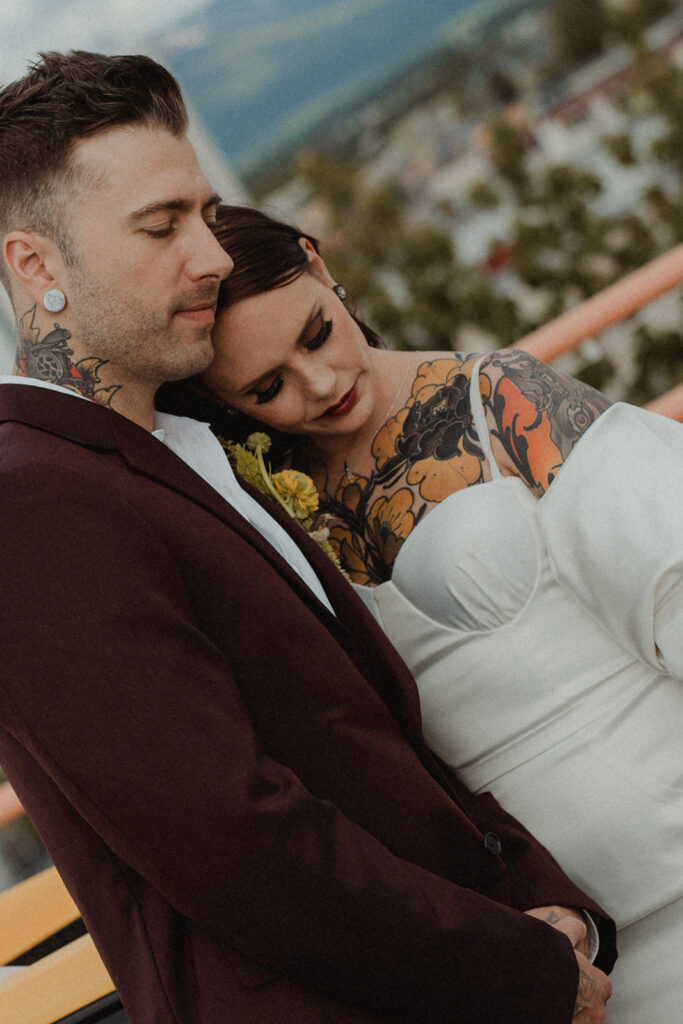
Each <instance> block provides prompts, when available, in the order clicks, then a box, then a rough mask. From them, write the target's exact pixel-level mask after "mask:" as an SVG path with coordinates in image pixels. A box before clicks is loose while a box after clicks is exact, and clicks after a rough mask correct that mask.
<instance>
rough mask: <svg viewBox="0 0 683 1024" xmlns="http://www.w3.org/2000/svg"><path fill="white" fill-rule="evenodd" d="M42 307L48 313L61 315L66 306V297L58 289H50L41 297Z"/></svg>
mask: <svg viewBox="0 0 683 1024" xmlns="http://www.w3.org/2000/svg"><path fill="white" fill-rule="evenodd" d="M43 305H44V306H45V309H46V310H47V311H48V313H61V311H62V310H63V309H64V307H65V306H66V295H65V294H64V292H61V291H60V290H59V288H51V289H50V291H49V292H45V294H44V295H43Z"/></svg>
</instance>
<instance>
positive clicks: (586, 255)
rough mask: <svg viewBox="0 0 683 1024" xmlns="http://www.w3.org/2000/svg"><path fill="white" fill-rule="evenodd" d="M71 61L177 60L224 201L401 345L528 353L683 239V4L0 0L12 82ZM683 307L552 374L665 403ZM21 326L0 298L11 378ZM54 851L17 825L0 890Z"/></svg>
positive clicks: (173, 64)
mask: <svg viewBox="0 0 683 1024" xmlns="http://www.w3.org/2000/svg"><path fill="white" fill-rule="evenodd" d="M71 48H81V49H90V50H100V51H104V52H108V53H122V52H144V53H149V54H151V55H152V56H154V57H155V58H156V59H157V60H159V61H161V62H162V63H163V64H165V65H166V66H167V67H169V68H170V69H171V71H172V72H173V73H174V74H175V75H176V76H177V78H178V79H179V81H180V84H181V86H182V88H183V90H184V92H185V95H186V98H187V100H188V103H189V106H190V109H191V112H192V131H191V136H192V139H193V141H194V143H195V146H196V148H197V150H198V153H199V158H200V162H201V163H202V165H203V167H204V169H205V171H206V172H207V174H208V175H209V177H210V178H211V180H212V183H213V184H214V186H215V187H216V188H217V189H218V191H219V192H220V193H221V194H222V195H223V197H224V199H225V200H226V201H229V202H248V203H251V204H253V205H256V206H259V207H261V208H264V209H266V210H267V211H268V212H269V213H271V214H273V215H275V216H278V217H282V218H284V219H287V220H290V221H293V222H294V223H296V224H298V225H299V226H300V227H301V228H302V229H303V230H305V231H307V232H309V233H312V234H314V235H317V236H318V237H319V238H320V239H321V241H322V245H323V251H324V254H325V255H326V257H327V258H328V262H329V264H330V266H331V269H332V272H333V274H334V275H335V277H336V278H337V279H338V280H340V281H342V282H343V283H344V285H345V286H346V288H347V290H348V292H349V295H350V297H351V298H352V300H353V302H354V303H355V304H356V305H357V307H358V311H359V313H360V315H361V316H362V317H363V319H365V320H366V321H367V322H368V323H370V325H371V326H373V327H374V328H375V329H377V330H378V331H379V333H380V334H381V335H382V336H383V337H384V339H385V341H386V342H387V343H388V344H389V345H390V346H392V347H396V348H416V349H419V348H424V349H439V348H440V349H453V350H459V351H472V352H473V351H487V350H491V349H494V348H500V347H502V346H505V345H509V344H513V343H514V342H515V341H516V340H519V339H520V338H522V337H523V336H524V335H525V334H527V333H529V332H530V331H532V330H533V329H534V328H536V327H538V326H539V325H541V324H543V323H545V322H546V321H547V320H549V319H551V318H553V317H555V316H557V315H558V314H560V313H562V312H563V311H564V310H566V309H569V308H571V307H573V306H575V305H576V304H577V303H578V302H580V301H581V300H583V299H585V298H588V297H589V296H591V295H593V294H595V293H596V292H598V291H600V290H602V289H604V288H605V287H606V286H608V285H610V284H611V283H612V282H614V281H618V280H620V279H621V278H623V277H624V276H625V275H626V274H628V273H629V272H630V271H632V270H634V269H636V268H638V267H640V266H642V265H643V264H646V263H648V262H649V261H651V260H652V259H654V258H655V257H656V256H658V255H659V254H660V253H663V252H666V251H667V250H670V249H671V248H672V247H673V246H675V245H677V244H678V243H680V242H682V241H683V202H682V199H683V175H682V173H681V172H682V170H683V3H681V2H677V0H421V2H420V4H419V5H417V4H415V3H414V0H146V2H145V3H144V4H141V3H139V0H111V2H109V3H108V4H107V5H106V6H104V5H100V4H94V3H91V2H84V0H57V2H55V0H4V2H3V32H2V40H0V84H3V85H4V84H7V83H8V82H10V81H11V80H13V79H14V78H16V77H19V76H20V75H22V74H23V72H24V69H25V67H26V64H27V62H29V61H30V60H31V59H32V58H33V57H34V56H35V54H36V53H37V52H38V51H40V50H48V49H59V50H65V49H71ZM681 301H682V298H681V290H680V288H678V289H674V290H672V291H670V292H668V293H667V294H666V295H664V296H663V297H662V298H660V299H658V300H657V301H655V302H652V303H650V304H649V305H647V306H646V307H644V308H642V309H641V310H640V311H639V312H638V313H636V314H635V315H634V316H632V317H631V318H630V319H628V320H626V321H625V322H624V323H621V324H619V325H618V326H614V327H612V328H610V329H609V330H607V331H606V332H604V333H603V334H601V336H600V339H599V340H597V339H592V338H591V339H588V340H587V341H584V342H583V344H582V345H581V346H580V347H579V348H578V349H576V350H575V351H573V352H571V353H567V354H565V355H563V356H562V358H561V359H560V360H558V361H557V363H556V365H557V366H558V367H559V368H561V369H564V370H566V371H567V372H570V373H573V374H575V375H578V376H580V377H582V378H583V379H584V380H586V381H588V382H589V383H591V384H593V385H595V386H597V387H599V388H601V389H602V390H604V391H605V392H606V393H607V394H608V396H609V397H610V398H612V399H626V400H628V401H632V402H636V403H637V404H644V403H646V402H648V401H649V400H650V399H651V398H653V397H654V396H656V395H658V394H661V393H662V392H663V391H665V390H667V389H669V388H671V387H673V386H674V385H676V384H680V383H681V382H683V329H682V326H681V325H682V323H683V319H682V317H681V312H682V309H681ZM11 337H12V331H11V327H10V317H9V307H8V304H7V303H6V302H5V299H4V295H3V296H2V300H0V363H1V364H2V365H1V366H0V369H2V370H7V369H9V368H10V367H11V361H12V350H13V345H12V342H11ZM43 857H44V854H43V853H42V849H41V847H40V844H39V843H38V842H37V839H36V838H35V836H34V834H33V832H32V829H31V826H30V824H29V823H28V822H27V821H26V819H25V818H18V819H17V820H15V821H14V822H13V823H12V824H10V825H8V826H6V827H5V828H4V829H2V830H0V888H4V887H5V886H7V885H9V884H11V883H12V882H13V881H14V880H16V879H18V878H19V877H23V876H24V875H26V874H30V873H33V871H35V870H36V868H37V866H40V862H41V858H43Z"/></svg>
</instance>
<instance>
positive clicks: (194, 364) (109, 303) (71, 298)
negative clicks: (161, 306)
mask: <svg viewBox="0 0 683 1024" xmlns="http://www.w3.org/2000/svg"><path fill="white" fill-rule="evenodd" d="M69 277H70V283H69V295H68V302H69V312H70V314H71V315H70V320H71V323H72V325H73V328H74V331H73V333H74V341H77V343H78V344H79V346H80V347H81V348H82V350H83V354H84V356H86V357H95V358H97V359H101V360H103V361H105V363H108V364H110V365H109V368H108V372H107V371H105V372H107V376H110V375H112V374H113V375H114V376H116V375H117V374H118V376H119V377H121V378H122V379H135V380H138V381H140V382H144V383H148V384H152V385H154V386H155V387H157V386H158V385H159V384H161V383H163V382H165V381H170V380H180V379H182V378H184V377H190V376H193V375H194V374H197V373H201V372H202V371H203V370H205V369H206V367H207V366H208V365H209V363H210V361H211V358H212V356H213V348H212V345H211V337H210V327H209V326H208V325H207V327H206V329H205V331H204V332H197V334H196V335H195V338H194V339H193V341H192V342H190V341H186V342H183V341H182V340H180V339H177V338H176V337H175V334H176V330H177V326H178V325H176V323H175V321H174V317H173V308H174V307H171V304H170V303H169V307H170V308H169V309H168V310H166V311H164V312H160V311H159V310H150V309H149V308H144V307H142V306H141V304H140V303H139V302H138V301H137V300H136V298H135V296H134V295H129V296H123V295H116V294H113V293H112V292H110V291H108V290H107V289H106V287H105V286H103V285H102V284H101V282H99V281H97V280H95V279H94V278H93V277H92V276H91V275H90V274H89V273H88V272H87V270H86V269H85V267H84V264H83V262H82V261H81V260H76V261H74V262H73V263H72V265H71V267H70V274H69ZM103 369H104V367H103ZM117 383H119V381H117Z"/></svg>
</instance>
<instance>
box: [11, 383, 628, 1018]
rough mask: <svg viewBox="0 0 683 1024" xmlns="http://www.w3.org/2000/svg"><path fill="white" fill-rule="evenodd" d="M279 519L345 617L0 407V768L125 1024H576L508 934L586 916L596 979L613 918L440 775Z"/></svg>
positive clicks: (161, 499) (157, 484)
mask: <svg viewBox="0 0 683 1024" xmlns="http://www.w3.org/2000/svg"><path fill="white" fill-rule="evenodd" d="M281 521H282V522H283V526H284V528H285V529H287V530H289V531H290V533H291V534H292V536H294V537H295V539H296V540H297V541H299V542H301V544H302V547H304V550H305V552H306V554H307V556H308V557H309V559H310V561H311V562H312V563H313V564H314V566H315V568H316V569H317V572H318V573H319V575H320V578H321V580H322V582H323V584H324V586H325V589H326V591H327V594H328V595H329V598H330V600H331V602H332V604H333V606H334V608H335V610H336V613H337V614H336V616H334V615H332V614H330V612H329V611H328V610H327V609H326V608H325V607H323V606H322V605H321V603H320V602H319V601H318V600H317V598H316V597H315V596H314V595H313V594H312V593H311V592H310V591H309V589H308V588H307V587H306V586H305V584H304V583H303V582H302V581H301V579H300V578H299V577H298V576H297V575H296V574H295V573H293V572H292V570H291V569H290V567H289V566H288V565H287V564H285V562H284V561H283V560H282V559H281V558H280V557H279V555H278V554H277V553H276V552H275V551H273V549H272V548H271V547H270V546H269V545H268V544H267V543H266V542H265V541H264V540H263V539H262V538H261V536H260V535H259V534H258V533H257V532H256V531H255V530H254V529H253V528H252V527H251V526H250V525H249V524H248V523H247V522H245V521H244V520H243V519H242V518H240V517H239V516H238V515H237V514H236V513H235V512H234V511H233V510H232V508H231V507H230V506H229V505H228V504H227V503H226V502H224V501H223V499H222V498H221V497H220V496H219V495H218V494H217V493H216V492H215V491H213V489H212V488H211V487H209V485H208V484H206V483H205V482H204V481H203V480H202V479H201V478H200V477H199V476H197V475H196V474H195V473H194V472H193V471H192V470H191V469H190V468H189V467H188V466H186V465H185V464H184V463H183V462H182V461H181V460H180V459H178V458H177V457H176V456H175V455H174V454H173V453H172V452H171V451H169V450H168V449H166V448H165V447H164V446H163V445H162V444H161V443H160V442H159V441H158V440H157V439H156V438H154V437H152V436H151V435H150V434H148V433H147V432H146V431H144V430H142V429H141V428H139V427H137V426H136V425H135V424H133V423H131V422H130V421H128V420H127V419H125V418H123V417H121V416H119V415H118V414H117V413H115V412H112V411H111V410H109V409H105V408H102V407H100V406H98V405H96V404H94V403H91V402H85V401H82V400H79V399H76V398H74V397H72V396H70V395H60V394H56V393H52V392H49V391H45V390H39V389H34V388H28V387H26V386H24V385H6V386H2V387H0V524H1V527H2V557H1V558H0V574H1V578H2V594H3V602H2V628H1V632H0V635H1V636H2V650H3V655H2V660H1V664H0V678H1V685H0V764H2V766H3V768H4V769H5V771H6V773H7V775H8V776H9V778H10V779H11V780H12V782H13V784H14V786H15V787H16V789H17V791H18V793H19V796H20V797H21V799H22V800H23V802H24V804H25V806H26V808H27V810H28V812H29V814H30V816H31V818H32V819H33V821H34V822H35V824H36V826H37V827H38V829H39V831H40V832H41V834H42V836H43V838H44V841H45V843H46V845H47V847H48V850H49V851H50V853H51V855H52V857H53V858H54V861H55V863H56V864H57V867H58V868H59V871H60V873H61V874H62V876H63V878H64V880H65V882H66V884H67V885H68V887H69V889H70V890H71V892H72V894H73V896H74V898H75V900H76V902H77V903H78V905H79V907H80V909H81V911H82V914H83V917H84V919H85V922H86V924H87V926H88V928H89V930H90V932H91V934H92V936H93V938H94V940H95V942H96V944H97V946H98V948H99V950H100V953H101V955H102V957H103V959H104V961H105V963H106V965H107V968H108V969H109V971H110V973H111V975H112V978H113V979H114V982H115V984H116V986H117V988H118V990H119V992H120V995H121V998H122V1000H123V1003H124V1005H125V1006H126V1008H127V1010H128V1012H129V1014H130V1016H131V1018H132V1021H133V1022H134V1024H169V1022H174V1024H176V1022H177V1024H181V1022H182V1024H227V1022H235V1024H323V1022H324V1024H337V1022H339V1024H342V1022H344V1024H352V1022H356V1024H360V1022H370V1021H375V1022H377V1021H385V1022H387V1021H401V1022H410V1024H440V1022H454V1024H455V1022H456V1021H457V1022H458V1024H463V1022H477V1024H488V1022H490V1024H493V1022H495V1024H519V1022H520V1021H534V1022H535V1024H564V1022H569V1021H570V1020H571V1016H572V1009H573V1004H574V997H575V994H576V989H577V978H578V974H577V967H576V960H575V957H574V954H573V952H572V950H571V948H570V945H569V943H568V941H567V939H566V938H565V937H564V936H563V935H561V934H559V933H558V932H556V931H554V930H553V929H551V928H550V927H549V926H547V925H545V924H544V923H540V922H538V921H536V920H534V919H532V918H529V917H528V916H525V915H523V914H521V913H520V912H519V911H520V910H523V909H526V908H529V907H532V906H536V905H542V904H551V903H559V904H565V905H573V906H582V907H586V908H589V909H591V910H592V911H593V913H594V914H595V916H596V918H597V920H598V923H599V927H600V931H601V953H600V962H601V966H603V967H605V968H609V967H610V966H611V964H612V962H613V960H614V957H615V951H614V929H613V925H612V923H611V922H610V921H609V919H608V918H607V917H606V915H605V914H604V913H603V911H601V910H600V909H599V908H598V907H596V906H595V905H594V904H593V902H592V901H591V900H590V899H589V898H588V897H587V896H586V895H585V894H583V893H582V892H581V891H579V890H578V889H577V888H576V887H575V886H574V885H573V884H572V883H571V882H570V881H569V880H568V879H567V878H566V877H565V876H564V874H563V873H562V872H561V870H560V868H559V867H558V866H557V864H556V863H555V862H554V861H553V860H552V858H551V857H550V855H549V854H548V853H547V851H545V850H544V849H543V848H542V847H541V846H539V844H538V843H536V842H535V841H534V840H533V839H532V837H531V836H530V835H529V834H528V833H527V832H526V831H525V830H524V829H523V828H522V827H521V826H520V825H519V824H518V823H517V822H516V821H515V820H514V819H512V818H511V817H509V816H508V815H507V814H505V813H504V812H503V811H502V810H501V809H500V807H499V806H498V805H497V804H496V802H495V801H494V800H493V798H492V797H490V796H489V795H483V796H476V797H475V796H473V795H471V794H470V793H469V792H468V791H467V790H466V789H465V788H464V787H463V786H462V785H461V784H459V783H458V782H457V780H456V779H455V778H454V777H453V776H452V775H451V774H449V773H448V772H447V771H446V770H445V769H444V768H443V767H442V766H440V765H439V764H438V763H437V762H436V761H435V759H434V757H433V756H432V755H431V754H430V752H429V750H428V749H427V748H426V746H425V744H424V742H423V739H422V735H421V732H420V717H419V708H418V698H417V692H416V688H415V685H414V682H413V680H412V677H411V676H410V673H409V672H408V670H407V668H406V666H405V665H404V663H403V662H402V661H401V659H400V658H399V657H398V655H397V654H396V652H395V651H394V650H393V648H392V647H391V646H390V644H389V643H388V641H387V640H386V638H385V637H384V635H383V633H382V632H381V630H380V629H379V628H378V627H377V625H376V623H375V622H374V620H373V619H372V617H371V616H370V615H369V614H368V613H367V612H366V610H365V608H364V607H363V605H362V602H361V601H360V600H358V598H357V597H356V595H355V594H354V593H353V591H352V589H351V588H350V587H349V586H348V585H347V584H346V583H345V581H344V580H343V578H342V577H341V575H340V574H339V573H338V572H337V570H336V569H335V568H334V566H333V565H332V564H331V563H330V562H329V561H328V559H327V558H326V557H325V556H324V555H323V554H322V553H321V552H320V551H319V549H318V548H317V547H316V546H315V545H314V544H312V543H310V542H309V541H308V538H306V537H305V536H304V535H303V532H302V531H300V529H299V527H298V526H296V525H295V524H292V523H291V522H290V521H288V520H287V518H286V517H282V518H281ZM491 834H495V835H494V836H492V835H491ZM487 837H488V838H487ZM499 844H500V855H499V854H498V852H497V851H498V848H499Z"/></svg>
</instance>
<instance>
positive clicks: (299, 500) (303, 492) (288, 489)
mask: <svg viewBox="0 0 683 1024" xmlns="http://www.w3.org/2000/svg"><path fill="white" fill-rule="evenodd" d="M272 481H273V483H274V484H275V487H276V489H277V491H278V493H279V494H280V495H281V496H282V498H283V499H284V501H285V503H286V505H287V507H288V510H289V511H290V512H291V514H292V515H293V516H294V518H295V519H309V518H310V517H311V516H314V515H315V513H316V512H317V511H318V492H317V491H316V489H315V486H314V484H313V481H312V480H311V478H310V476H306V474H305V473H300V472H298V470H296V469H283V470H282V471H281V472H280V473H274V474H273V476H272Z"/></svg>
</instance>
